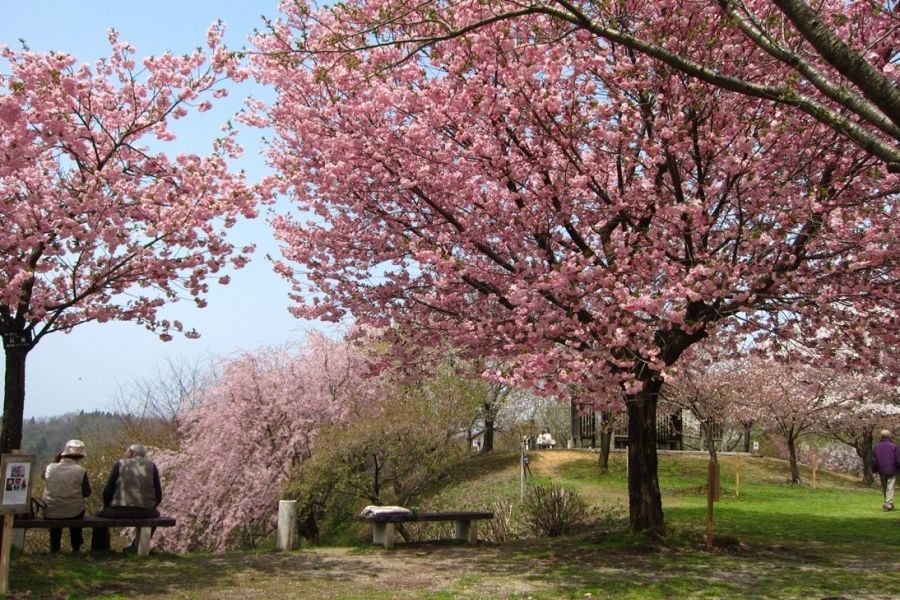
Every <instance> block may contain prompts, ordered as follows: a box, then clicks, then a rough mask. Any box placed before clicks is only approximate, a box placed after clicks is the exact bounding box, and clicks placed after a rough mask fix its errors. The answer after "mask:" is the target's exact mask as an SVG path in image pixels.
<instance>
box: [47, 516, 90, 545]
mask: <svg viewBox="0 0 900 600" xmlns="http://www.w3.org/2000/svg"><path fill="white" fill-rule="evenodd" d="M83 516H84V511H81V512H80V513H79V514H77V515H75V516H74V517H66V518H67V519H80V518H81V517H83ZM48 520H50V521H52V520H53V519H52V518H49V517H48ZM62 532H63V528H62V527H51V528H50V552H53V553H56V552H59V551H60V549H61V548H62ZM69 541H71V542H72V552H78V550H79V548H81V545H82V544H84V533H82V528H81V527H69Z"/></svg>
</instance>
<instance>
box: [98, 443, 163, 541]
mask: <svg viewBox="0 0 900 600" xmlns="http://www.w3.org/2000/svg"><path fill="white" fill-rule="evenodd" d="M161 500H162V483H160V480H159V471H158V470H157V468H156V465H155V464H154V463H153V461H151V460H150V459H148V458H147V449H146V448H145V447H144V446H143V445H142V444H132V445H131V446H129V447H128V450H127V451H126V452H125V458H123V459H121V460H119V461H117V462H116V464H115V465H113V468H112V470H111V471H110V473H109V478H108V479H107V481H106V486H105V487H104V488H103V508H101V509H100V510H99V511H97V512H96V513H94V516H95V517H105V518H108V519H116V518H120V519H121V518H125V519H143V518H147V519H152V518H155V517H158V516H159V511H158V510H157V509H156V507H157V506H159V503H160V501H161ZM154 529H155V528H154ZM151 535H152V531H151ZM136 544H137V538H135V541H134V543H133V544H132V546H134V547H135V549H136V548H137V546H136ZM109 548H110V546H109V528H108V527H97V528H95V529H94V533H93V536H92V537H91V551H93V552H105V551H108V550H109Z"/></svg>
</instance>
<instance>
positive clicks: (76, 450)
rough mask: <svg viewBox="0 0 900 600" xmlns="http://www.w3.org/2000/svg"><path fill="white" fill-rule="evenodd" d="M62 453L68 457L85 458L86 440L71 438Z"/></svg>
mask: <svg viewBox="0 0 900 600" xmlns="http://www.w3.org/2000/svg"><path fill="white" fill-rule="evenodd" d="M62 455H63V456H64V457H68V458H84V456H85V454H84V442H82V441H81V440H69V441H68V442H66V447H65V448H64V449H63V451H62Z"/></svg>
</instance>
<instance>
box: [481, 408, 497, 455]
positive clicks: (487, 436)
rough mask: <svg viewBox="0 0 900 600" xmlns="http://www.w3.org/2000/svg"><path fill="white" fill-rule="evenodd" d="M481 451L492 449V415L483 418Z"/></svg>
mask: <svg viewBox="0 0 900 600" xmlns="http://www.w3.org/2000/svg"><path fill="white" fill-rule="evenodd" d="M482 442H483V444H482V446H481V451H482V452H490V451H491V450H493V449H494V419H493V418H492V417H490V418H489V417H485V418H484V436H483V437H482Z"/></svg>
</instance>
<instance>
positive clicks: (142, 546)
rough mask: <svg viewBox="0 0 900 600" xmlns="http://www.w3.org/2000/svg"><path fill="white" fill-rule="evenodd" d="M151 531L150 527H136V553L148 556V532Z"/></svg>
mask: <svg viewBox="0 0 900 600" xmlns="http://www.w3.org/2000/svg"><path fill="white" fill-rule="evenodd" d="M152 531H153V529H152V528H151V527H138V528H137V537H138V555H139V556H150V533H151V532H152Z"/></svg>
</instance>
